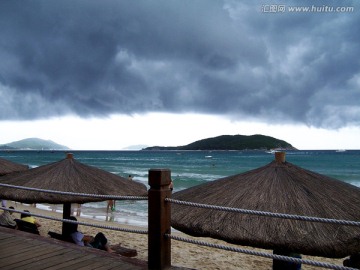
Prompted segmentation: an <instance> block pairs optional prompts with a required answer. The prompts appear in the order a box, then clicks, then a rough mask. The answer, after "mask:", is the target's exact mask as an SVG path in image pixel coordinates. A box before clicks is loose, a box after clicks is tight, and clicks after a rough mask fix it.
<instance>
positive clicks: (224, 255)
mask: <svg viewBox="0 0 360 270" xmlns="http://www.w3.org/2000/svg"><path fill="white" fill-rule="evenodd" d="M9 206H14V207H15V209H16V210H19V211H21V210H25V209H28V210H29V211H30V212H32V213H34V214H40V215H46V216H54V217H57V218H61V217H62V214H61V213H59V212H52V211H46V210H42V209H39V208H35V207H33V206H28V205H24V204H19V203H18V204H17V205H15V204H14V203H13V202H8V207H9ZM13 216H14V218H19V217H20V214H19V213H14V214H13ZM37 220H38V221H39V222H40V223H41V224H42V226H41V227H40V229H39V230H40V235H41V236H42V237H49V236H48V234H47V233H48V231H49V230H51V231H54V232H58V233H61V222H58V221H53V220H49V219H45V218H37ZM78 220H79V221H82V222H87V223H93V224H101V225H106V226H114V227H120V228H130V229H138V230H147V228H146V227H137V226H130V225H126V224H119V223H117V222H104V221H99V220H94V219H91V218H83V217H78ZM79 231H81V232H83V233H86V234H92V235H95V234H96V233H97V232H99V231H102V232H103V233H104V234H105V235H106V236H107V238H108V239H109V241H110V244H114V245H115V244H119V243H121V245H122V246H124V247H127V248H132V249H136V250H137V252H138V255H137V258H138V259H141V260H146V261H147V255H148V254H147V235H145V234H138V233H128V232H120V231H113V230H107V229H102V228H95V227H89V226H84V225H79ZM172 234H174V235H179V236H182V237H186V238H189V239H196V240H200V241H205V242H209V243H215V244H220V245H226V246H232V247H237V248H244V249H248V250H257V251H261V252H266V253H270V254H271V253H272V251H271V250H262V249H254V248H252V247H244V246H237V245H231V244H228V243H226V242H224V241H220V240H215V239H211V238H199V237H197V238H194V237H191V236H188V235H185V234H183V233H181V232H173V233H172ZM171 247H172V250H171V252H172V255H171V256H172V265H176V266H182V267H188V268H193V269H214V270H215V269H245V270H250V269H266V270H270V269H272V260H271V259H268V258H264V257H258V256H253V255H246V254H243V253H237V252H231V251H225V250H220V249H215V248H210V247H202V246H198V245H194V244H189V243H184V242H180V241H176V240H172V242H171ZM303 259H309V260H314V261H320V262H324V263H325V262H326V263H333V264H337V265H342V261H343V259H328V258H323V257H312V256H303ZM302 269H314V270H315V269H320V268H319V267H314V266H309V265H304V264H303V265H302Z"/></svg>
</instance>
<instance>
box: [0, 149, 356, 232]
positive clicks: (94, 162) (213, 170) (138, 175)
mask: <svg viewBox="0 0 360 270" xmlns="http://www.w3.org/2000/svg"><path fill="white" fill-rule="evenodd" d="M73 154H74V158H75V159H76V160H78V161H80V162H82V163H84V164H87V165H91V166H95V167H98V168H101V169H103V170H106V171H109V172H111V173H114V174H117V175H120V176H123V177H128V175H132V176H133V179H134V180H136V181H139V182H142V183H144V184H146V185H147V181H148V178H147V177H148V176H147V175H148V170H149V169H153V168H166V169H170V170H171V175H172V179H173V181H174V192H176V191H179V190H182V189H186V188H189V187H192V186H194V185H198V184H201V183H204V182H207V181H213V180H216V179H218V178H222V177H225V176H230V175H234V174H238V173H242V172H245V171H248V170H251V169H255V168H258V167H261V166H264V165H266V164H268V163H269V162H271V161H272V160H273V159H274V155H273V154H269V153H266V152H262V151H73ZM0 157H2V158H5V159H8V160H11V161H14V162H18V163H22V164H26V165H29V166H30V167H32V168H34V167H37V166H41V165H44V164H48V163H52V162H56V161H59V160H61V159H64V158H65V153H64V152H63V151H54V152H51V151H49V152H48V151H13V152H0ZM286 160H287V161H288V162H291V163H293V164H295V165H297V166H300V167H302V168H305V169H308V170H312V171H315V172H318V173H321V174H324V175H327V176H330V177H333V178H336V179H339V180H341V181H345V182H348V183H350V184H353V185H355V186H358V187H360V151H359V150H351V151H345V152H336V151H314V150H311V151H289V152H287V153H286ZM37 207H42V208H45V209H47V208H48V206H46V205H38V206H37ZM58 209H59V211H60V209H61V207H60V206H59V207H58ZM81 211H82V212H81V215H82V216H90V217H92V218H96V219H104V220H111V221H115V222H125V223H129V224H137V225H146V222H147V202H146V201H140V202H134V201H121V202H119V201H118V202H117V207H116V210H115V211H114V212H112V213H110V214H109V215H107V214H106V203H105V202H102V203H89V204H85V205H83V206H82V208H81Z"/></svg>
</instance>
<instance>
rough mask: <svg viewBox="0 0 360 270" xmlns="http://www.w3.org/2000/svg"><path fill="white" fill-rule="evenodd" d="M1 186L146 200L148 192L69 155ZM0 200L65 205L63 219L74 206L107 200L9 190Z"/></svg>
mask: <svg viewBox="0 0 360 270" xmlns="http://www.w3.org/2000/svg"><path fill="white" fill-rule="evenodd" d="M0 183H4V184H9V185H14V186H24V187H30V188H38V189H47V190H56V191H63V192H74V193H86V194H98V195H117V196H147V189H146V186H145V185H144V184H141V183H138V182H136V181H129V180H128V179H126V178H123V177H120V176H118V175H115V174H112V173H110V172H107V171H104V170H101V169H98V168H95V167H92V166H88V165H85V164H82V163H80V162H78V161H76V160H75V159H74V158H73V155H72V154H68V155H67V158H65V159H63V160H60V161H58V162H54V163H51V164H47V165H43V166H40V167H37V168H34V169H30V170H27V171H23V172H19V173H12V174H8V175H5V176H2V177H0ZM0 198H3V199H8V200H13V201H18V202H23V203H50V204H64V212H63V213H64V214H63V217H64V218H68V217H69V216H70V208H71V203H79V204H82V203H86V202H96V201H104V200H106V199H104V198H96V197H84V196H80V197H79V196H75V195H63V194H52V193H44V192H40V191H29V190H21V189H14V188H10V187H0Z"/></svg>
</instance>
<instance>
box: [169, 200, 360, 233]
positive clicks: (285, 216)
mask: <svg viewBox="0 0 360 270" xmlns="http://www.w3.org/2000/svg"><path fill="white" fill-rule="evenodd" d="M165 201H167V202H171V203H175V204H180V205H187V206H192V207H199V208H207V209H213V210H220V211H226V212H235V213H241V214H249V215H258V216H266V217H274V218H283V219H294V220H302V221H311V222H321V223H332V224H339V225H349V226H358V227H360V222H358V221H350V220H339V219H330V218H319V217H307V216H299V215H291V214H281V213H272V212H266V211H257V210H249V209H241V208H232V207H224V206H217V205H208V204H202V203H193V202H186V201H180V200H174V199H170V198H165Z"/></svg>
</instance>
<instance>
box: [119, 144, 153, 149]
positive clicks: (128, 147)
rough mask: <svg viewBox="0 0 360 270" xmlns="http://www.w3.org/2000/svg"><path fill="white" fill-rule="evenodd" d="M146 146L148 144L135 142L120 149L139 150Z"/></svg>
mask: <svg viewBox="0 0 360 270" xmlns="http://www.w3.org/2000/svg"><path fill="white" fill-rule="evenodd" d="M146 147H148V145H145V144H136V145H130V146H127V147H125V148H123V149H122V150H141V149H144V148H146Z"/></svg>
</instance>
